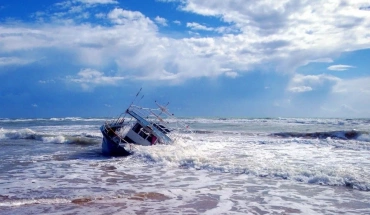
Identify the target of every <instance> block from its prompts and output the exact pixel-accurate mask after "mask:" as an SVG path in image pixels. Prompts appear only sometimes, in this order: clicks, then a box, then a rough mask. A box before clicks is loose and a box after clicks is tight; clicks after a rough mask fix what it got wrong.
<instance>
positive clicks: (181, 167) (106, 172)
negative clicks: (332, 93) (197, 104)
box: [0, 118, 370, 214]
mask: <svg viewBox="0 0 370 215" xmlns="http://www.w3.org/2000/svg"><path fill="white" fill-rule="evenodd" d="M181 120H182V121H183V122H184V123H188V124H190V126H191V128H192V129H193V130H194V131H195V132H194V133H192V134H184V136H183V138H182V139H180V140H179V141H177V142H176V143H174V144H173V145H156V146H150V147H139V146H137V147H135V149H134V155H132V156H129V157H123V158H122V157H121V158H112V157H104V156H102V155H101V148H100V143H101V134H100V132H99V126H100V125H101V124H102V123H103V122H104V121H105V119H82V118H63V119H37V120H35V119H18V120H13V119H1V120H0V145H1V148H2V150H1V151H0V157H1V159H2V162H1V163H0V173H1V174H0V214H50V213H53V214H86V213H92V214H114V213H117V214H179V213H181V214H369V211H370V201H369V200H368V199H370V192H368V191H369V190H370V154H369V151H370V147H369V146H370V139H369V124H370V123H369V122H370V121H369V120H366V119H347V120H343V119H195V118H192V119H181ZM354 129H355V130H354ZM351 131H355V132H356V135H354V136H353V135H351V136H350V137H346V135H344V134H345V133H346V132H351ZM307 134H309V135H307ZM323 134H325V135H323Z"/></svg>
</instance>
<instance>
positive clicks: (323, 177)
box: [150, 157, 370, 191]
mask: <svg viewBox="0 0 370 215" xmlns="http://www.w3.org/2000/svg"><path fill="white" fill-rule="evenodd" d="M150 159H151V162H153V160H154V159H153V158H151V157H150ZM179 166H180V167H181V168H191V169H196V170H207V171H210V172H218V173H228V174H247V175H253V176H256V177H262V178H278V179H284V180H292V181H297V182H303V183H307V184H316V185H324V186H342V187H347V188H351V189H355V190H361V191H370V181H366V180H367V179H366V178H363V180H362V179H357V178H359V176H351V175H343V174H342V173H341V172H334V173H333V172H331V171H330V170H327V171H325V170H317V171H307V170H306V171H305V170H300V171H293V172H284V171H281V169H271V168H270V169H269V168H268V169H263V168H262V169H248V168H238V167H231V166H216V165H213V164H201V163H199V162H198V161H196V160H193V159H186V160H182V161H180V164H179Z"/></svg>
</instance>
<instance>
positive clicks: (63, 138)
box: [0, 128, 101, 145]
mask: <svg viewBox="0 0 370 215" xmlns="http://www.w3.org/2000/svg"><path fill="white" fill-rule="evenodd" d="M0 139H11V140H17V139H23V140H36V141H42V142H44V143H67V144H78V145H89V144H97V143H100V142H101V137H100V136H95V135H91V134H86V133H82V134H80V135H73V136H72V135H64V134H59V135H57V134H56V135H51V134H45V133H38V132H35V131H33V130H31V129H29V128H24V129H19V130H6V129H3V128H1V129H0Z"/></svg>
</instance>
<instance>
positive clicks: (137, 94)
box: [129, 87, 144, 108]
mask: <svg viewBox="0 0 370 215" xmlns="http://www.w3.org/2000/svg"><path fill="white" fill-rule="evenodd" d="M142 89H143V88H142V87H140V90H139V91H138V92H137V93H136V96H135V98H134V100H132V102H131V104H130V106H129V108H130V107H131V106H132V105H133V104H134V102H135V100H136V98H137V97H138V96H139V94H140V92H141V90H142ZM143 97H144V95H143V96H142V97H141V98H143ZM140 100H141V99H140Z"/></svg>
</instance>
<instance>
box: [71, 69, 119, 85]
mask: <svg viewBox="0 0 370 215" xmlns="http://www.w3.org/2000/svg"><path fill="white" fill-rule="evenodd" d="M77 75H78V77H67V81H69V82H74V83H78V84H80V85H81V87H82V88H83V89H84V90H90V89H92V88H94V87H95V86H98V85H116V84H117V83H118V82H119V81H122V80H124V79H125V78H124V77H119V76H105V75H104V73H102V72H99V71H97V70H94V69H90V68H88V69H82V70H80V72H78V73H77Z"/></svg>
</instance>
